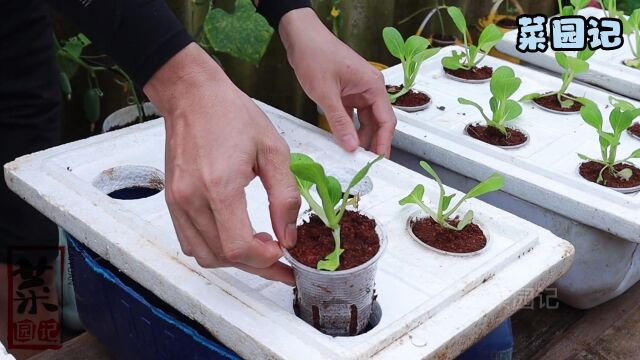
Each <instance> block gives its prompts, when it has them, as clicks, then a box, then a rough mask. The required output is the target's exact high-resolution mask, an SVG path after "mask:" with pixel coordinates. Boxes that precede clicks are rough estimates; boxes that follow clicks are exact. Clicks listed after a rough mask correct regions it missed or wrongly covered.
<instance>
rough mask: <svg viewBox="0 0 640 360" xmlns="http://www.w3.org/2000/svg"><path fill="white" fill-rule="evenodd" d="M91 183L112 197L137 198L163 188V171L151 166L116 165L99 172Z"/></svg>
mask: <svg viewBox="0 0 640 360" xmlns="http://www.w3.org/2000/svg"><path fill="white" fill-rule="evenodd" d="M92 184H93V186H94V187H95V188H97V189H98V190H100V191H102V192H103V193H105V194H107V195H108V196H109V197H111V198H113V199H117V200H138V199H144V198H148V197H150V196H153V195H156V194H158V193H159V192H161V191H162V190H164V173H163V172H162V171H160V170H158V169H156V168H154V167H151V166H140V165H124V166H116V167H112V168H110V169H107V170H104V171H103V172H101V173H100V174H99V175H98V176H97V177H96V178H95V179H94V180H93V182H92Z"/></svg>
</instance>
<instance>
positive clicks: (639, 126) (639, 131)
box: [628, 122, 640, 138]
mask: <svg viewBox="0 0 640 360" xmlns="http://www.w3.org/2000/svg"><path fill="white" fill-rule="evenodd" d="M628 130H629V132H630V133H632V134H633V135H635V136H636V137H637V138H640V122H637V123H635V124H633V125H631V126H630V127H629V129H628Z"/></svg>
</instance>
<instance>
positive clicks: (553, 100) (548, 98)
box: [533, 94, 582, 112]
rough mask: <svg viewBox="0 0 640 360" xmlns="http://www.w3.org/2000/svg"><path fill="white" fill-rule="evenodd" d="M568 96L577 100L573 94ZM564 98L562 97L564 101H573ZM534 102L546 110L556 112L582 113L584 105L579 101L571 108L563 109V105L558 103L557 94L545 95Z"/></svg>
mask: <svg viewBox="0 0 640 360" xmlns="http://www.w3.org/2000/svg"><path fill="white" fill-rule="evenodd" d="M567 95H569V97H572V98H574V99H575V98H576V97H575V96H573V95H571V94H567ZM562 96H563V97H562V99H563V100H571V99H569V98H568V97H566V96H564V95H562ZM533 101H535V102H536V104H538V105H540V106H542V107H544V108H547V109H551V110H556V111H562V112H575V111H580V108H582V104H581V103H579V102H577V101H574V102H573V105H571V107H568V108H563V107H562V105H560V102H559V101H558V97H557V96H556V95H555V94H550V95H544V96H542V97H539V98H537V99H534V100H533Z"/></svg>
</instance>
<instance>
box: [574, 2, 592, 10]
mask: <svg viewBox="0 0 640 360" xmlns="http://www.w3.org/2000/svg"><path fill="white" fill-rule="evenodd" d="M589 2H591V0H571V5H573V7H574V8H575V9H576V11H577V10H580V9H584V8H585V7H587V5H589Z"/></svg>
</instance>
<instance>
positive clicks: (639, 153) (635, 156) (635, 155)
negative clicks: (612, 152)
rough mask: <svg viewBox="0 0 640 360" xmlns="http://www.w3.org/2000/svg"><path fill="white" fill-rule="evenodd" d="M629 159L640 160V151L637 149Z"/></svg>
mask: <svg viewBox="0 0 640 360" xmlns="http://www.w3.org/2000/svg"><path fill="white" fill-rule="evenodd" d="M627 159H640V149H636V150H635V151H634V152H632V153H631V155H629V157H628V158H627Z"/></svg>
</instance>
